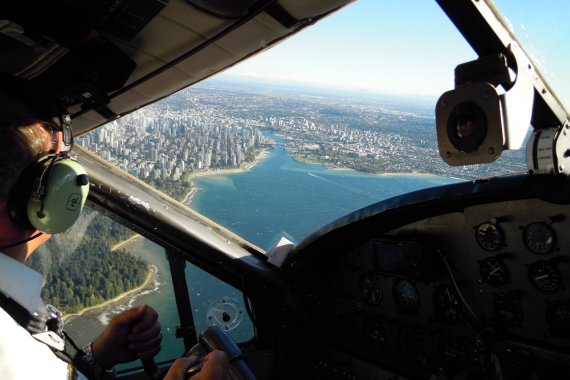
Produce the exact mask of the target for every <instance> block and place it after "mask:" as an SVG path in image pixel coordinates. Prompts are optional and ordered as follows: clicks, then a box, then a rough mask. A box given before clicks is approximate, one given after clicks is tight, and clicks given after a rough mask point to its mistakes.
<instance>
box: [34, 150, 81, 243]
mask: <svg viewBox="0 0 570 380" xmlns="http://www.w3.org/2000/svg"><path fill="white" fill-rule="evenodd" d="M44 177H47V179H45V180H46V183H45V187H44V192H43V196H41V197H36V196H31V197H29V198H28V202H27V206H26V214H27V217H28V219H29V221H30V223H31V224H32V225H33V226H34V228H35V229H37V230H40V231H42V232H45V233H49V234H56V233H60V232H63V231H65V230H66V229H68V228H69V227H71V225H73V223H75V221H76V220H77V218H79V215H80V214H81V210H82V209H83V205H84V204H85V201H86V199H87V195H88V193H89V180H88V177H87V172H86V171H85V169H84V168H83V167H82V166H81V165H80V164H79V163H78V162H76V161H74V160H72V159H69V158H64V159H59V160H57V161H56V162H54V163H53V165H51V168H50V169H49V175H48V176H45V175H44Z"/></svg>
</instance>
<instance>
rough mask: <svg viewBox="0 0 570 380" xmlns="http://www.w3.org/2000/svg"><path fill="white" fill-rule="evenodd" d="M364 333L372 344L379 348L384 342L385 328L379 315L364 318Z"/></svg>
mask: <svg viewBox="0 0 570 380" xmlns="http://www.w3.org/2000/svg"><path fill="white" fill-rule="evenodd" d="M364 334H365V335H364V336H365V338H366V340H367V341H368V342H369V343H370V344H371V345H372V346H375V347H378V348H381V347H383V346H384V343H386V329H385V328H384V323H383V321H382V319H381V318H380V317H369V318H366V319H365V320H364Z"/></svg>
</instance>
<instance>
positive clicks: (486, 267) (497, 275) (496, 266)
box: [479, 257, 509, 286]
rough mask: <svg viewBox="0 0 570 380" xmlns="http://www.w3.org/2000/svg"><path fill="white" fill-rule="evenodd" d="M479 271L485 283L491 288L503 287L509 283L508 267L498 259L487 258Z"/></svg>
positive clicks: (482, 262)
mask: <svg viewBox="0 0 570 380" xmlns="http://www.w3.org/2000/svg"><path fill="white" fill-rule="evenodd" d="M479 271H480V272H481V276H482V277H483V281H485V283H487V284H489V285H491V286H503V285H505V284H507V283H508V282H509V272H508V270H507V266H506V265H505V263H504V262H503V260H501V259H499V258H497V257H487V258H486V259H484V260H483V261H481V263H480V266H479Z"/></svg>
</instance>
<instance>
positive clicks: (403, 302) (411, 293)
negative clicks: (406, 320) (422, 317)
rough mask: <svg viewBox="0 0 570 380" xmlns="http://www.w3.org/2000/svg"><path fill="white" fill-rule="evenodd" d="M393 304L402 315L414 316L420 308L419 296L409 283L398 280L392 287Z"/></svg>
mask: <svg viewBox="0 0 570 380" xmlns="http://www.w3.org/2000/svg"><path fill="white" fill-rule="evenodd" d="M394 302H396V306H397V307H398V310H399V311H400V312H401V313H403V314H414V313H416V312H417V311H418V308H419V307H420V295H419V294H418V290H417V289H416V287H415V286H414V284H412V283H411V282H410V281H407V280H398V282H396V284H395V285H394Z"/></svg>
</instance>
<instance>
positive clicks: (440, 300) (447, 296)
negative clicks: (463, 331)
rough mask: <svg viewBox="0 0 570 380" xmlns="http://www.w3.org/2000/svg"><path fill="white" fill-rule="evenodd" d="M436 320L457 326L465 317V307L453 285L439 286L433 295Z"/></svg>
mask: <svg viewBox="0 0 570 380" xmlns="http://www.w3.org/2000/svg"><path fill="white" fill-rule="evenodd" d="M433 307H434V310H435V319H436V320H438V321H441V322H445V323H449V324H452V325H456V324H458V323H460V322H461V321H462V320H463V318H464V315H465V306H464V305H463V302H461V298H460V297H459V294H458V293H457V291H456V290H455V289H454V288H453V287H452V286H451V285H445V284H444V285H439V286H438V287H437V288H435V291H434V293H433Z"/></svg>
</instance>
